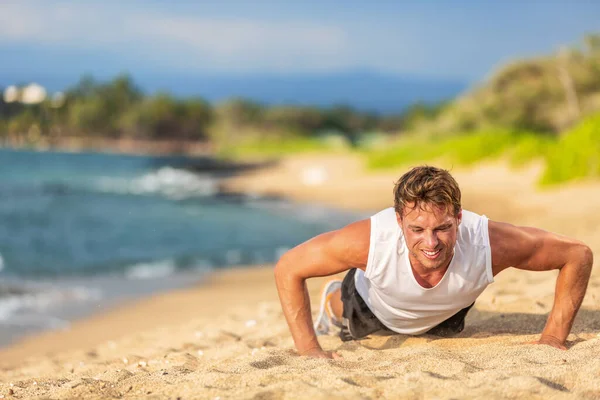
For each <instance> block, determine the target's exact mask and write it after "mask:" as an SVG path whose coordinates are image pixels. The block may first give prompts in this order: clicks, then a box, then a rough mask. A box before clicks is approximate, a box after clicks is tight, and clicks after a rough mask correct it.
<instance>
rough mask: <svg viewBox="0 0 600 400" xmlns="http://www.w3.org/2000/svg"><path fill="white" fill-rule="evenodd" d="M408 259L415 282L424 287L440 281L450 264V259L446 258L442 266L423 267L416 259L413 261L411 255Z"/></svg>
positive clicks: (430, 286)
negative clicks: (433, 267)
mask: <svg viewBox="0 0 600 400" xmlns="http://www.w3.org/2000/svg"><path fill="white" fill-rule="evenodd" d="M409 261H410V267H411V270H412V272H413V275H414V277H415V279H416V280H417V283H418V284H419V285H421V286H423V287H424V288H426V289H429V288H432V287H434V286H436V285H437V284H438V283H440V281H441V280H442V278H443V277H444V275H445V274H446V271H448V267H449V266H450V262H452V259H450V260H448V262H447V263H445V265H444V266H442V267H440V268H436V269H428V268H425V267H423V266H422V265H421V264H420V263H419V262H418V261H416V260H414V261H413V259H412V257H409Z"/></svg>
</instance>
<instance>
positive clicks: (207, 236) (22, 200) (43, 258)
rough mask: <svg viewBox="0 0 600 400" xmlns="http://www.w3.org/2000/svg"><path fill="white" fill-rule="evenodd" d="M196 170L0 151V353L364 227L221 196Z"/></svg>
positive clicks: (343, 217) (311, 211)
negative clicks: (35, 335)
mask: <svg viewBox="0 0 600 400" xmlns="http://www.w3.org/2000/svg"><path fill="white" fill-rule="evenodd" d="M205 164H206V163H205ZM199 165H200V167H199ZM202 165H203V164H202V163H200V164H199V160H198V159H194V158H187V157H173V156H165V157H159V156H132V155H115V154H104V153H62V152H33V151H21V150H19V151H16V150H6V149H0V346H3V345H7V344H9V343H11V342H13V341H14V340H16V339H18V338H19V337H22V336H23V335H25V334H28V333H32V332H36V331H41V330H46V329H66V328H68V326H69V324H70V322H71V321H73V320H74V319H76V318H80V317H84V316H87V315H90V314H92V313H95V312H99V311H102V310H106V309H107V308H108V307H110V306H114V305H116V304H118V303H120V302H123V301H126V300H131V299H135V298H140V297H143V296H148V295H150V294H152V293H156V292H160V291H165V290H170V289H174V288H180V287H185V286H190V285H194V284H198V283H201V281H202V279H203V277H205V276H206V274H207V273H210V272H211V271H214V270H217V269H220V268H227V267H232V266H244V265H260V264H270V263H274V262H275V261H277V260H278V258H279V257H280V256H281V255H282V254H283V253H284V252H285V251H286V250H288V249H289V248H291V247H293V246H295V245H297V244H299V243H301V242H303V241H305V240H307V239H309V238H311V237H312V236H314V235H317V234H319V233H321V232H325V231H329V230H332V229H336V228H339V227H341V226H343V225H345V224H347V223H349V222H351V221H354V220H356V219H358V218H362V217H364V215H358V214H355V213H347V212H342V211H337V210H333V209H330V208H326V207H322V206H317V205H298V204H294V203H292V202H289V201H287V200H285V199H275V198H261V197H259V196H256V195H253V194H250V193H248V194H239V195H224V194H223V193H221V192H220V190H219V182H220V179H221V178H222V177H223V171H217V172H215V171H214V169H213V168H210V167H208V165H210V163H208V164H206V165H207V168H206V169H203V168H202ZM192 167H193V171H192Z"/></svg>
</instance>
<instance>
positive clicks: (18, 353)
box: [0, 154, 600, 399]
mask: <svg viewBox="0 0 600 400" xmlns="http://www.w3.org/2000/svg"><path fill="white" fill-rule="evenodd" d="M451 172H452V174H453V175H454V176H455V178H456V179H457V181H458V182H459V185H460V186H461V188H462V191H463V202H464V206H465V208H466V209H469V210H472V211H475V212H478V213H483V214H486V215H487V216H488V217H490V218H492V219H496V220H503V221H507V222H512V223H518V224H520V225H533V226H537V227H540V228H544V229H548V230H552V231H555V232H558V233H562V234H565V235H569V236H573V237H576V238H578V239H580V240H583V241H584V242H586V243H588V244H589V245H590V246H591V247H592V249H593V250H594V252H595V253H598V251H599V250H600V232H599V231H598V230H597V229H596V227H597V225H598V224H599V223H600V204H597V201H596V199H597V198H598V196H599V195H600V183H599V182H588V183H578V184H570V185H568V186H563V187H560V188H554V189H548V190H544V191H540V190H538V189H537V188H536V187H535V181H536V178H537V176H538V174H539V167H538V166H536V165H532V166H529V167H527V168H524V169H521V170H519V171H517V172H515V171H513V170H511V169H510V168H509V167H508V166H507V165H505V164H503V163H499V162H494V163H488V164H481V165H478V166H477V167H476V168H471V169H456V170H452V171H451ZM396 175H397V173H396V172H395V171H392V172H389V171H388V172H385V171H384V172H376V173H372V172H369V171H365V170H364V167H363V166H362V164H361V162H360V159H359V157H358V156H357V155H353V154H350V155H331V156H329V155H328V156H319V155H299V156H290V157H286V158H284V159H282V160H281V162H280V163H278V164H274V165H271V166H267V167H265V168H262V169H257V170H252V171H248V172H246V173H244V174H243V175H238V176H234V177H231V178H227V180H226V181H225V183H224V186H225V187H226V190H231V191H240V192H245V193H251V194H252V193H254V194H259V195H265V194H278V195H280V196H283V197H285V198H290V199H292V200H294V201H296V202H299V203H301V204H311V203H314V204H325V205H328V206H333V207H338V208H340V209H345V210H353V211H358V212H367V211H368V212H373V211H378V210H379V209H380V208H385V207H388V206H390V205H391V192H392V187H393V181H395V179H397V178H398V177H397V176H396ZM555 277H556V274H552V273H547V274H540V273H538V274H536V273H529V272H524V271H516V270H510V271H507V272H506V273H502V274H501V275H499V276H498V277H497V278H496V281H495V282H494V283H493V284H492V285H491V286H490V287H489V288H488V289H486V291H485V292H484V293H483V294H482V296H481V297H480V298H479V299H478V300H477V303H476V307H475V308H474V309H473V310H472V312H470V313H469V316H468V317H467V328H466V329H465V331H464V332H463V333H461V334H460V335H458V336H457V337H455V338H448V339H439V338H434V337H430V336H427V335H424V336H418V337H407V336H404V335H399V336H393V337H385V336H384V337H378V336H374V337H372V338H370V339H365V340H362V341H358V342H341V341H340V339H339V338H337V337H335V336H324V337H320V338H319V340H320V343H321V345H322V346H323V347H324V348H325V349H327V350H335V351H338V352H340V353H341V354H342V356H343V359H341V360H336V361H333V362H332V361H326V360H312V359H306V358H303V357H297V356H296V355H294V351H293V350H292V349H293V342H292V340H291V336H290V334H289V331H288V328H287V324H286V322H285V319H284V317H283V314H282V312H281V308H280V305H279V301H278V298H277V292H276V289H275V284H274V281H273V274H272V265H269V266H254V267H247V268H235V269H223V270H220V271H218V272H215V273H214V274H211V275H209V277H208V279H207V281H205V282H201V283H200V284H199V285H196V286H193V287H190V288H186V289H179V290H174V291H170V292H166V293H160V294H156V295H154V296H151V297H147V298H144V299H141V300H138V301H134V302H128V303H125V304H122V305H119V306H116V307H115V308H113V309H111V310H109V311H107V312H105V313H102V314H99V315H95V316H92V317H89V318H86V319H83V320H80V321H76V322H74V323H73V325H72V328H71V329H70V330H69V331H67V332H47V333H44V334H40V335H34V336H31V337H28V338H27V339H24V340H23V341H20V342H18V343H16V344H15V345H13V346H9V347H8V348H6V349H0V360H1V361H0V370H1V371H2V374H0V394H6V393H8V390H9V388H11V389H10V390H13V392H14V393H15V394H17V395H21V396H24V397H53V398H56V397H59V398H60V397H95V398H96V397H102V398H105V397H130V398H139V397H148V396H155V397H157V398H162V397H173V396H174V395H175V394H176V395H178V396H181V397H183V398H190V397H191V398H196V397H202V398H214V397H217V396H220V397H222V398H223V397H227V398H229V397H231V398H254V397H260V396H264V397H265V398H276V399H277V398H287V397H289V396H290V394H291V393H295V394H297V395H298V397H299V398H312V399H314V398H330V397H332V396H333V395H334V394H335V395H339V396H342V397H345V398H348V397H351V398H356V397H378V398H382V397H383V398H388V397H391V398H397V397H407V398H420V397H433V396H435V397H440V398H449V397H450V396H451V395H452V396H453V397H461V398H481V397H484V396H492V397H494V396H503V397H515V396H523V397H530V398H531V397H533V398H547V397H557V396H558V397H570V396H575V397H590V398H594V397H597V396H600V381H598V379H596V378H597V376H598V374H600V361H599V360H600V346H598V345H599V344H600V328H599V327H600V296H597V295H596V293H595V291H597V288H600V270H599V269H598V268H597V267H595V268H594V270H593V271H592V278H591V280H590V286H589V290H588V295H587V296H586V297H585V299H584V303H583V307H582V309H581V311H580V314H579V316H578V318H577V319H576V323H575V325H574V328H573V332H572V334H571V335H570V336H569V342H568V345H569V347H570V350H569V351H568V352H562V351H558V350H556V349H553V348H550V347H547V346H533V345H527V344H525V343H526V342H528V341H531V340H534V339H536V338H537V336H538V335H539V332H540V331H541V329H542V328H543V325H544V323H545V318H546V315H547V313H548V312H549V310H550V309H551V307H552V302H553V293H554V282H555ZM326 279H328V278H317V279H311V280H309V281H308V289H309V293H310V295H311V303H312V306H313V308H312V312H313V317H314V316H315V314H316V313H317V312H318V309H316V307H317V306H318V302H319V287H320V285H321V283H322V282H323V281H325V280H326ZM34 382H35V384H34ZM11 383H12V384H14V386H9V385H10V384H11ZM266 396H268V397H266Z"/></svg>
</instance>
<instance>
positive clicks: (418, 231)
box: [413, 229, 423, 233]
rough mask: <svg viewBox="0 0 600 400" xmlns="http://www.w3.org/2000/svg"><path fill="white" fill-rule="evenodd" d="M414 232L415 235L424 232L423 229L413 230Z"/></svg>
mask: <svg viewBox="0 0 600 400" xmlns="http://www.w3.org/2000/svg"><path fill="white" fill-rule="evenodd" d="M413 232H415V233H421V232H423V229H413Z"/></svg>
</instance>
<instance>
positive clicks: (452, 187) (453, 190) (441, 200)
mask: <svg viewBox="0 0 600 400" xmlns="http://www.w3.org/2000/svg"><path fill="white" fill-rule="evenodd" d="M409 203H413V204H411V206H414V207H421V208H423V207H424V206H426V205H436V206H439V207H444V208H449V209H451V210H452V212H453V214H454V216H457V215H458V213H459V212H460V210H461V205H460V188H459V187H458V183H456V181H455V180H454V178H453V177H452V175H450V173H449V172H448V171H446V170H445V169H440V168H436V167H431V166H428V165H424V166H419V167H415V168H413V169H411V170H410V171H408V172H407V173H405V174H404V175H402V176H401V177H400V179H399V180H398V182H396V184H395V186H394V209H395V210H396V212H397V213H398V214H399V215H400V216H401V217H402V216H403V215H404V208H405V207H406V205H407V204H409Z"/></svg>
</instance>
